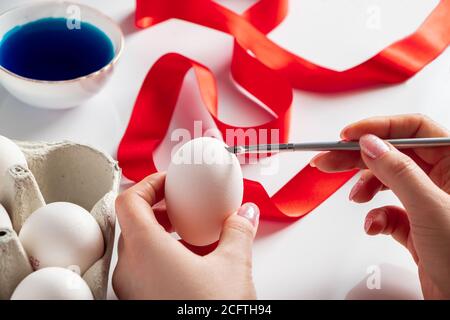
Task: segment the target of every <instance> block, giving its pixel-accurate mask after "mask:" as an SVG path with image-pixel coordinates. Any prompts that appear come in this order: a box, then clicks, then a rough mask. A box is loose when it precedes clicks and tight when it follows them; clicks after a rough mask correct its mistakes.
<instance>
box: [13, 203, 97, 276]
mask: <svg viewBox="0 0 450 320" xmlns="http://www.w3.org/2000/svg"><path fill="white" fill-rule="evenodd" d="M19 239H20V241H21V242H22V245H23V247H24V249H25V251H26V253H27V254H28V257H29V258H30V261H31V264H32V265H33V267H34V268H35V269H41V268H45V267H62V268H67V267H71V268H75V269H76V268H79V270H80V273H81V274H83V273H84V272H85V271H86V270H87V269H88V268H89V267H91V266H92V265H93V264H94V263H95V262H96V261H97V260H99V259H100V258H101V257H102V256H103V253H104V249H105V248H104V240H103V234H102V231H101V229H100V226H99V225H98V223H97V221H96V220H95V219H94V217H93V216H92V215H91V214H90V213H89V212H88V211H87V210H85V209H83V208H82V207H80V206H78V205H76V204H73V203H69V202H54V203H50V204H47V205H46V206H44V207H42V208H39V209H37V210H36V211H34V212H33V213H32V214H31V215H30V216H29V217H28V219H27V220H26V221H25V223H24V224H23V226H22V229H21V230H20V233H19Z"/></svg>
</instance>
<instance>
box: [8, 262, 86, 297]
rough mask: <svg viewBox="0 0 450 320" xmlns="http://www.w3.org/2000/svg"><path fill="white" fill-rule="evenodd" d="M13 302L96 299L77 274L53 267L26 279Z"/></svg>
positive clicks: (20, 284)
mask: <svg viewBox="0 0 450 320" xmlns="http://www.w3.org/2000/svg"><path fill="white" fill-rule="evenodd" d="M11 300H94V297H93V295H92V292H91V290H90V289H89V286H88V285H87V283H86V282H85V281H84V280H83V279H82V278H81V277H80V276H79V275H78V274H77V273H75V272H73V271H71V270H69V269H64V268H57V267H51V268H44V269H41V270H38V271H36V272H33V273H30V274H29V275H28V276H27V277H25V278H24V279H23V280H22V281H21V282H20V283H19V285H18V286H17V287H16V289H15V290H14V292H13V294H12V296H11Z"/></svg>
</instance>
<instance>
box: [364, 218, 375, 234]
mask: <svg viewBox="0 0 450 320" xmlns="http://www.w3.org/2000/svg"><path fill="white" fill-rule="evenodd" d="M372 222H373V218H372V217H370V216H367V217H366V221H365V222H364V230H365V231H366V233H368V232H369V230H370V227H371V226H372Z"/></svg>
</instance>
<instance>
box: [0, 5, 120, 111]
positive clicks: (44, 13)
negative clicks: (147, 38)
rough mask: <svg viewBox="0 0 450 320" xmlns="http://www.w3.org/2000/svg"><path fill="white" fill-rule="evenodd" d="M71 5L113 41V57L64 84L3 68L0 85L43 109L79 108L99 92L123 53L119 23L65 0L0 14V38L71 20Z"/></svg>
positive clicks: (27, 6) (84, 20) (23, 7)
mask: <svg viewBox="0 0 450 320" xmlns="http://www.w3.org/2000/svg"><path fill="white" fill-rule="evenodd" d="M71 6H75V7H76V8H77V10H78V9H79V13H80V17H81V21H83V22H88V23H90V24H92V25H94V26H96V27H97V28H99V29H100V30H102V31H103V32H104V33H105V34H106V35H107V36H108V37H109V38H110V39H111V41H112V44H113V46H114V51H115V54H114V58H113V59H112V60H111V62H110V63H109V64H107V65H106V66H104V67H103V68H101V69H100V70H97V71H95V72H93V73H91V74H88V75H84V76H82V77H79V78H75V79H70V80H63V81H43V80H35V79H29V78H25V77H22V76H19V75H17V74H15V73H13V72H11V71H9V70H7V69H5V68H4V67H2V66H0V82H1V83H2V84H3V86H4V87H5V88H6V89H7V90H8V91H9V92H10V93H11V94H12V95H14V96H15V97H16V98H17V99H19V100H21V101H23V102H25V103H27V104H30V105H33V106H36V107H41V108H49V109H65V108H71V107H75V106H78V105H80V104H82V103H83V102H84V101H86V100H88V99H89V98H91V97H92V96H93V95H95V94H96V93H98V92H99V91H100V89H101V88H102V87H103V86H104V84H105V83H106V81H107V80H108V79H109V78H110V77H111V74H112V71H113V69H114V65H115V64H116V62H117V61H118V59H119V57H120V54H121V52H122V50H123V45H124V38H123V33H122V31H121V29H120V27H119V26H118V24H117V23H116V22H114V21H113V20H112V19H110V18H109V17H107V16H105V15H104V14H102V13H101V12H100V11H98V10H96V9H94V8H91V7H88V6H86V5H82V4H79V3H71V2H66V1H37V2H36V1H33V2H31V3H28V4H25V5H22V6H19V7H16V8H13V9H10V10H8V11H6V12H4V13H3V14H1V15H0V39H2V38H3V36H4V35H5V34H6V33H7V32H8V31H9V30H11V29H12V28H14V27H16V26H18V25H23V24H26V23H28V22H31V21H35V20H38V19H41V18H46V17H54V18H58V17H68V12H71V8H74V7H71Z"/></svg>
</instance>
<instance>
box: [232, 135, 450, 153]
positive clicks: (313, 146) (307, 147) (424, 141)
mask: <svg viewBox="0 0 450 320" xmlns="http://www.w3.org/2000/svg"><path fill="white" fill-rule="evenodd" d="M385 141H387V142H389V143H390V144H392V145H393V146H395V147H396V148H397V149H409V148H428V147H443V146H450V137H445V138H411V139H388V140H385ZM360 149H361V148H360V146H359V143H358V142H357V141H331V142H306V143H282V144H260V145H250V146H235V147H228V148H227V150H228V151H230V152H232V153H236V154H243V153H268V152H283V151H335V150H347V151H348V150H350V151H358V150H360Z"/></svg>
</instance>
